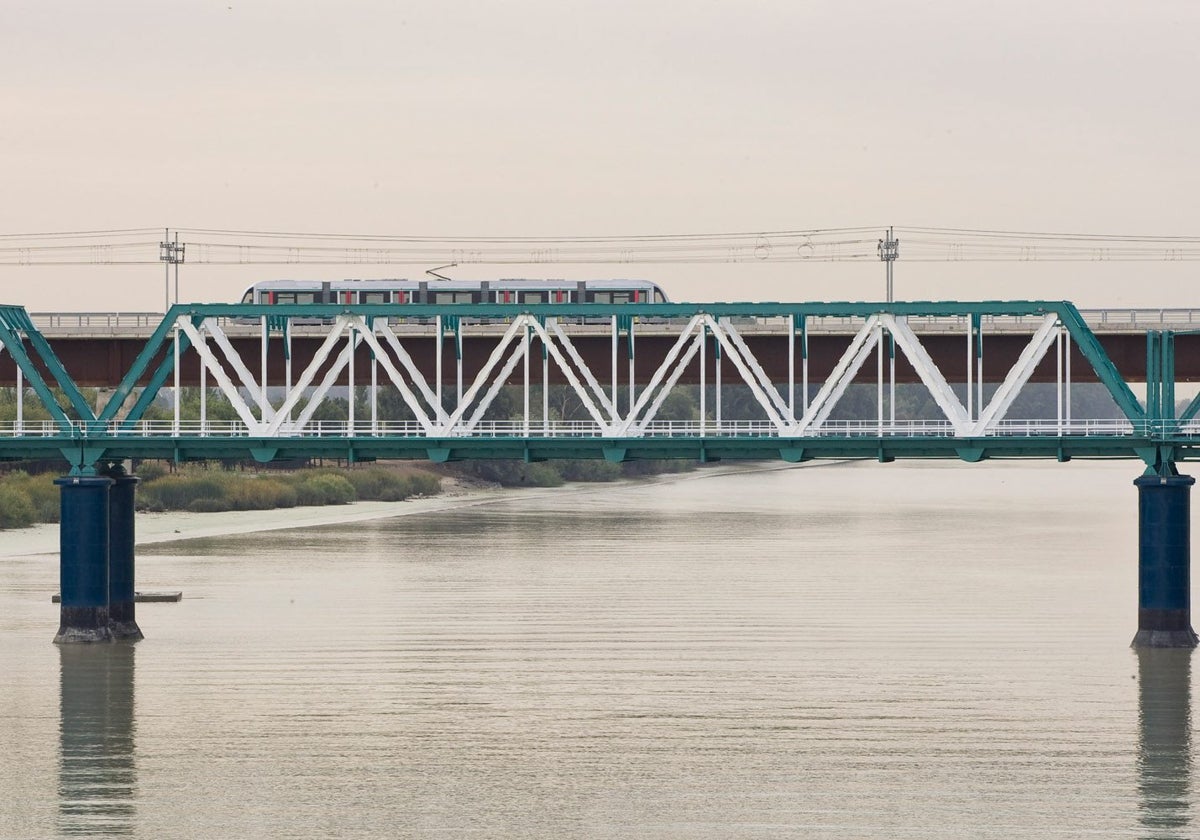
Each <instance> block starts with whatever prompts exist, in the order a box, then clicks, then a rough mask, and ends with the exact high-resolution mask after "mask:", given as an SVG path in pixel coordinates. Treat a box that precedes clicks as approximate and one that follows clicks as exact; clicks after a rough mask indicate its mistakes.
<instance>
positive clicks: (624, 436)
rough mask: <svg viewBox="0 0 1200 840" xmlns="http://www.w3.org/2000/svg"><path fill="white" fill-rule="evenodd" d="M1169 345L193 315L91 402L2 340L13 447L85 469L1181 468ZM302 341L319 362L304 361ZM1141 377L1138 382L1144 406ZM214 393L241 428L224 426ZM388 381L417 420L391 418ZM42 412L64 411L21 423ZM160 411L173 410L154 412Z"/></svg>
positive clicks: (918, 331) (849, 322) (809, 307)
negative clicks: (132, 464) (909, 386)
mask: <svg viewBox="0 0 1200 840" xmlns="http://www.w3.org/2000/svg"><path fill="white" fill-rule="evenodd" d="M832 322H836V323H837V324H839V325H840V327H839V330H837V331H836V332H839V333H840V338H838V337H836V336H834V338H836V339H837V340H838V341H840V342H841V343H840V345H839V352H838V353H836V354H835V355H836V359H835V360H834V361H833V362H832V364H827V365H824V366H823V367H822V368H821V370H820V371H817V370H815V369H814V368H813V366H812V365H811V364H810V362H811V359H810V352H809V350H810V343H811V341H812V339H813V338H814V336H816V335H818V334H821V335H822V340H824V341H826V342H828V341H829V340H830V338H831V335H830V334H831V332H834V331H831V330H829V329H828V328H827V327H828V325H829V324H830V323H832ZM948 324H950V325H958V326H957V327H956V328H955V329H956V330H957V331H958V332H959V333H960V339H961V344H959V345H958V346H959V349H960V352H959V353H958V354H957V357H956V358H955V359H954V360H953V361H952V362H950V361H948V360H947V359H946V358H945V353H944V352H939V355H940V356H941V357H942V359H941V366H939V363H938V362H937V361H935V357H934V355H933V354H931V352H930V350H929V347H928V346H927V345H929V344H930V343H931V342H932V341H933V340H934V337H935V336H936V337H937V340H939V341H943V342H944V340H945V336H946V333H947V329H948V327H947V325H948ZM1177 334H1178V335H1184V334H1185V332H1184V331H1172V330H1148V331H1147V333H1146V367H1145V369H1144V370H1143V371H1124V372H1122V371H1119V370H1118V369H1117V367H1116V366H1115V365H1114V364H1113V362H1112V361H1111V360H1110V358H1109V356H1108V355H1107V354H1106V352H1105V349H1104V347H1103V346H1102V344H1101V342H1100V340H1099V339H1098V338H1097V336H1096V334H1095V333H1094V332H1093V331H1092V329H1090V328H1089V326H1088V325H1087V323H1086V322H1085V320H1084V318H1083V317H1082V316H1081V314H1080V312H1079V311H1078V310H1077V309H1076V308H1075V307H1074V306H1073V305H1072V304H1070V303H1067V302H1063V301H1022V302H979V303H964V302H937V303H912V302H908V303H890V304H884V303H736V304H734V303H696V304H643V305H636V304H634V305H630V304H622V305H617V306H611V305H604V304H543V305H499V304H492V305H442V306H436V305H411V304H410V305H403V306H388V305H358V306H353V305H335V304H328V305H311V304H308V305H296V306H279V305H276V306H261V305H226V304H211V305H207V304H206V305H177V306H174V307H172V308H171V309H170V310H169V311H168V312H167V314H166V315H165V316H163V317H162V318H161V321H160V322H159V323H158V324H157V326H156V327H155V328H154V329H153V331H152V332H150V334H149V336H148V337H147V338H145V339H144V342H143V344H142V346H141V349H140V351H139V352H138V353H137V355H136V358H135V359H134V360H133V361H132V363H131V364H130V366H129V367H128V369H127V370H125V371H124V373H123V375H121V376H120V378H119V380H117V381H113V382H112V383H111V386H110V387H109V388H106V389H104V391H103V394H104V397H105V399H104V400H103V401H102V403H101V404H93V401H94V398H92V399H89V397H88V396H87V395H86V394H85V391H84V390H83V389H81V388H80V387H79V386H78V385H77V384H76V381H75V380H74V379H73V378H72V376H71V373H70V372H69V371H68V370H67V368H66V367H65V366H64V364H63V363H62V361H61V360H60V359H59V357H58V356H57V355H56V353H55V351H54V349H53V347H52V345H51V342H50V341H49V340H48V339H47V336H46V335H45V334H43V332H42V331H40V330H39V329H38V327H37V326H35V324H34V321H33V320H32V319H31V317H30V315H29V314H28V313H27V312H26V311H25V309H23V308H21V307H16V306H7V307H0V342H2V344H3V353H5V354H6V355H7V356H8V357H9V362H8V363H9V364H11V365H14V366H15V373H16V376H15V382H16V384H17V386H18V387H17V388H16V402H17V408H16V419H15V420H14V421H13V422H11V423H7V424H4V425H0V458H3V459H28V458H55V459H57V458H63V459H65V460H66V461H67V462H68V463H69V464H70V465H71V467H72V469H73V470H75V471H76V472H82V473H88V472H89V471H91V470H92V469H93V468H94V467H95V465H96V464H97V463H100V462H112V461H118V460H124V459H129V458H165V459H171V460H175V461H185V460H198V459H209V458H247V459H249V458H253V459H256V460H258V461H260V462H264V463H266V462H271V461H274V460H279V459H295V458H313V457H328V458H340V459H345V460H347V461H365V460H375V459H428V460H431V461H435V462H444V461H451V460H460V459H469V458H517V459H524V460H527V461H539V460H546V459H554V458H605V459H608V460H610V461H623V460H629V459H648V458H686V459H696V460H700V461H712V460H718V459H783V460H785V461H792V462H797V461H805V460H809V459H813V458H872V459H878V460H880V461H890V460H893V459H895V458H905V457H910V458H912V457H916V458H959V459H962V460H964V461H979V460H982V459H985V458H1017V457H1020V458H1057V459H1059V460H1068V459H1070V458H1076V457H1080V458H1137V459H1141V460H1142V461H1143V462H1145V464H1146V465H1147V467H1148V468H1149V469H1150V471H1153V472H1155V473H1157V474H1161V475H1172V474H1174V472H1175V466H1174V465H1175V463H1177V462H1179V461H1183V460H1187V459H1190V458H1195V457H1196V455H1197V452H1198V451H1200V421H1198V420H1197V419H1195V418H1196V415H1197V411H1198V410H1200V396H1198V397H1197V399H1195V400H1193V401H1192V402H1191V404H1190V405H1188V406H1187V408H1186V409H1185V410H1183V411H1181V412H1179V413H1178V415H1177V414H1176V409H1175V347H1176V343H1175V337H1176V335H1177ZM300 336H303V337H305V340H306V341H307V342H308V343H309V345H311V346H312V347H313V348H314V349H312V350H311V352H307V353H305V354H302V355H300V356H298V355H297V354H296V352H294V349H293V347H294V343H295V342H296V341H297V340H298V338H299V337H300ZM999 337H1003V339H1004V341H1005V342H1006V346H1008V347H1010V348H1011V347H1014V346H1015V347H1019V352H1016V353H1015V358H1002V359H1001V362H1000V363H999V364H997V363H996V362H995V361H993V360H992V354H991V353H989V352H988V351H989V348H991V347H992V346H993V344H992V342H993V340H994V339H996V338H999ZM651 338H653V340H654V341H653V345H651V343H650V339H651ZM1014 341H1015V342H1016V344H1015V345H1014V344H1013V342H1014ZM235 344H236V347H235ZM251 345H252V349H248V347H250V346H251ZM643 346H646V347H650V346H654V347H655V348H658V349H657V350H656V351H655V352H654V353H650V354H648V353H645V352H642V347H643ZM464 348H466V349H464ZM597 348H602V349H603V351H604V352H598V350H597ZM472 354H473V355H472ZM1008 355H1009V356H1010V357H1011V356H1013V355H1014V353H1013V352H1011V351H1010V352H1009V354H1008ZM767 356H770V357H771V358H770V360H769V363H768V359H767V358H766V357H767ZM468 357H470V358H468ZM1072 359H1075V360H1076V361H1075V362H1074V363H1073V362H1072ZM985 360H987V361H988V362H989V364H988V365H987V366H986V367H985V364H984V362H985ZM1079 360H1083V362H1084V368H1085V369H1084V370H1080V362H1079ZM898 362H899V365H900V368H899V369H900V370H902V372H903V373H902V376H901V378H902V379H907V380H909V381H914V382H920V383H921V384H923V385H924V387H925V388H926V389H927V390H928V393H929V395H930V396H931V397H932V400H933V402H934V403H935V404H936V406H937V410H938V412H939V413H940V414H941V416H940V417H938V418H937V419H932V420H931V419H927V418H926V419H916V418H913V417H906V416H905V415H904V408H903V406H900V408H899V412H898V404H897V399H896V383H897V370H898V367H897V365H898ZM1073 364H1074V370H1073ZM947 371H950V372H949V373H947ZM1035 374H1036V376H1035ZM964 375H965V376H964ZM1035 378H1036V379H1038V380H1040V381H1046V382H1053V383H1054V387H1055V389H1056V390H1055V394H1056V399H1055V403H1056V405H1057V410H1056V412H1055V413H1054V414H1053V416H1049V417H1043V418H1040V419H1037V420H1013V419H1008V417H1007V414H1008V412H1009V411H1010V409H1011V408H1012V407H1013V404H1014V402H1015V401H1016V400H1017V398H1018V397H1019V396H1020V394H1021V393H1022V389H1023V388H1025V387H1027V385H1028V383H1030V381H1031V380H1034V379H1035ZM114 379H116V377H114ZM964 379H965V381H964ZM1082 379H1086V380H1088V381H1097V382H1100V383H1102V385H1103V386H1104V388H1105V389H1106V390H1107V392H1108V394H1109V395H1110V396H1111V398H1112V402H1113V403H1114V404H1115V405H1116V407H1117V408H1118V409H1119V412H1120V415H1121V416H1120V417H1118V418H1117V419H1112V418H1107V419H1105V418H1098V417H1080V416H1077V414H1072V408H1071V407H1072V400H1071V386H1072V382H1073V381H1077V380H1082ZM1131 381H1132V382H1144V383H1145V398H1144V399H1139V398H1138V396H1137V395H1135V393H1134V391H1133V390H1132V389H1131V388H1130V385H1129V382H1131ZM189 382H195V383H197V384H199V385H200V386H201V389H200V398H199V399H200V403H199V410H198V413H194V414H191V415H189V414H187V412H185V411H184V409H183V406H182V404H181V403H182V401H181V393H182V388H183V386H184V385H186V384H188V383H189ZM556 383H561V384H562V385H564V386H566V387H568V388H569V389H570V392H571V393H572V394H573V395H574V397H576V398H577V399H578V402H579V404H580V405H581V406H582V409H583V412H582V413H583V415H584V417H585V419H575V420H562V419H559V418H558V417H557V416H556V413H555V411H552V410H551V405H550V403H549V391H550V389H549V388H547V387H543V386H545V385H549V384H556ZM681 383H695V384H698V385H699V386H700V387H699V389H698V395H699V396H698V399H699V411H698V419H695V420H693V421H689V422H680V421H668V420H664V419H661V418H660V417H659V414H660V410H661V409H662V408H663V405H664V403H665V401H666V400H667V398H668V396H669V395H670V393H671V391H672V389H674V388H676V387H677V386H680V385H681ZM868 383H873V384H874V386H875V395H874V396H875V398H874V400H873V405H872V406H871V408H870V410H864V411H860V415H861V416H860V415H856V416H853V417H850V418H847V417H846V416H845V410H844V407H843V411H842V412H841V414H840V415H835V410H837V409H838V408H839V406H840V405H842V400H843V398H844V397H845V396H846V394H847V392H848V390H849V388H850V386H851V384H857V385H858V386H859V387H860V388H861V387H862V386H863V385H864V384H868ZM985 383H986V387H985ZM729 385H737V386H740V387H741V388H743V389H744V391H745V392H746V393H748V394H749V396H750V399H751V404H752V406H753V408H754V413H756V414H757V417H756V418H755V419H751V420H747V419H744V415H745V412H744V410H743V412H742V419H737V420H733V419H729V418H728V417H727V414H728V412H727V410H726V406H723V405H722V394H723V388H722V386H729ZM506 387H507V388H509V389H518V390H519V392H520V405H521V410H520V411H519V412H518V417H517V419H515V420H514V419H511V417H510V418H505V419H501V420H496V419H492V418H491V416H490V415H489V409H490V408H491V407H492V406H493V404H494V402H495V400H496V398H497V396H498V395H499V394H500V393H501V392H502V391H503V390H504V389H505V388H506ZM210 388H215V389H219V391H220V393H221V394H223V395H224V397H225V398H226V399H227V400H228V401H229V404H230V405H231V406H232V407H233V409H234V411H235V412H236V414H237V418H238V419H237V420H236V421H233V422H230V421H218V420H215V419H212V418H210V417H209V416H208V411H207V404H206V400H207V397H206V396H205V395H207V393H208V391H209V389H210ZM389 389H390V390H391V391H393V392H394V393H392V394H391V396H392V397H393V398H398V399H399V400H401V401H402V402H403V405H404V406H406V408H407V411H408V414H410V415H411V419H409V420H405V421H395V420H387V419H384V418H382V417H381V415H380V410H379V404H380V395H381V394H382V393H384V392H385V391H387V390H389ZM334 395H338V396H342V397H348V398H349V399H348V412H349V416H348V418H347V419H346V420H345V421H344V422H329V421H319V420H316V419H314V417H315V416H316V415H317V412H318V409H319V408H320V406H321V404H322V402H324V401H325V400H327V399H329V398H331V397H332V396H334ZM26 401H31V402H36V403H37V404H38V405H40V406H41V408H42V409H44V413H46V414H48V415H49V417H50V419H49V420H43V421H34V420H30V419H27V418H26V416H25V415H26V414H27V413H28V412H27V411H26V407H25V405H24V403H25V402H26ZM860 402H861V401H860ZM156 403H157V404H158V405H159V407H160V408H159V411H158V414H159V415H161V414H162V411H161V407H162V406H163V405H164V404H165V405H166V406H167V407H168V414H169V416H170V419H166V420H164V419H157V420H150V419H147V410H148V409H149V408H150V406H151V405H154V404H156ZM363 406H365V408H364V407H363Z"/></svg>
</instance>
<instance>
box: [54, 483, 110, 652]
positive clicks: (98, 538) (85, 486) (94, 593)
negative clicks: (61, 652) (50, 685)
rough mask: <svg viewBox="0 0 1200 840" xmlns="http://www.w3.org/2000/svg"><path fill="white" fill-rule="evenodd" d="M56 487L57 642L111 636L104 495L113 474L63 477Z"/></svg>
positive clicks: (106, 639)
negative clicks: (107, 475) (57, 518)
mask: <svg viewBox="0 0 1200 840" xmlns="http://www.w3.org/2000/svg"><path fill="white" fill-rule="evenodd" d="M54 483H55V484H56V485H58V487H59V499H60V508H59V510H60V522H59V526H58V528H59V531H58V533H59V592H60V593H61V594H62V606H61V607H60V613H59V627H58V635H56V636H55V637H54V641H55V643H57V644H68V643H75V642H108V641H111V640H112V631H111V630H110V629H109V626H108V622H109V615H108V494H109V488H111V487H112V484H113V481H112V479H111V478H104V477H102V476H64V477H63V478H58V479H55V481H54Z"/></svg>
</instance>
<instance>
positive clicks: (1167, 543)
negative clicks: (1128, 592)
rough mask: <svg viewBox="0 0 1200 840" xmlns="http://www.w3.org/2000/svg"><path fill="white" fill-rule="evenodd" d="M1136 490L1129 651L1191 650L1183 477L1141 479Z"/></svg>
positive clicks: (1187, 479)
mask: <svg viewBox="0 0 1200 840" xmlns="http://www.w3.org/2000/svg"><path fill="white" fill-rule="evenodd" d="M1133 483H1134V484H1135V485H1136V486H1137V488H1138V631H1137V635H1136V636H1134V638H1133V646H1134V647H1189V648H1190V647H1195V646H1196V642H1197V638H1196V631H1195V630H1193V629H1192V599H1191V568H1190V567H1191V499H1190V496H1191V490H1192V485H1193V484H1195V483H1196V479H1194V478H1192V477H1191V476H1188V475H1165V476H1159V475H1144V476H1142V477H1140V478H1138V479H1136V480H1134V482H1133Z"/></svg>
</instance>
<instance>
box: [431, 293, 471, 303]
mask: <svg viewBox="0 0 1200 840" xmlns="http://www.w3.org/2000/svg"><path fill="white" fill-rule="evenodd" d="M474 298H475V294H474V292H434V293H433V302H434V303H473V302H474Z"/></svg>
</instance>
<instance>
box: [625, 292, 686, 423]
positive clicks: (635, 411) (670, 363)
mask: <svg viewBox="0 0 1200 840" xmlns="http://www.w3.org/2000/svg"><path fill="white" fill-rule="evenodd" d="M705 317H706V316H704V315H701V314H698V315H693V316H692V317H691V319H690V320H689V321H688V322H687V326H685V327H684V328H683V331H682V332H680V334H679V338H677V339H676V340H675V343H674V344H673V345H672V346H671V350H670V351H669V352H668V353H667V357H666V358H665V359H663V363H662V364H661V365H659V367H658V370H656V371H655V372H654V375H653V376H652V377H651V378H650V384H649V385H647V386H646V387H645V388H644V389H643V390H642V392H641V394H639V395H638V398H637V401H636V402H635V403H634V404H633V405H632V406H631V407H630V409H629V414H627V415H626V416H625V417H623V418H621V421H620V423H619V424H618V425H617V427H616V429H614V436H616V437H627V436H631V435H633V436H636V435H639V434H641V433H643V432H644V431H645V428H646V424H647V423H649V422H650V421H651V420H653V419H654V415H655V413H657V411H658V409H659V408H660V407H661V406H662V399H659V400H657V401H655V402H654V403H653V406H652V410H651V411H650V412H649V413H648V415H647V416H645V417H643V419H642V421H641V422H640V423H639V422H638V419H637V418H638V416H639V415H640V414H641V413H642V411H644V410H645V409H646V407H647V405H648V404H649V403H650V402H651V398H652V397H653V396H654V392H655V390H656V389H658V388H659V386H661V385H662V384H663V380H664V379H667V380H668V381H669V382H670V384H669V385H668V386H667V388H666V391H670V389H671V388H672V387H674V385H675V383H676V382H678V381H679V377H680V376H682V375H683V370H684V368H686V367H687V365H686V362H685V363H684V364H683V365H677V364H676V362H677V360H678V359H679V355H680V353H682V352H683V349H684V347H685V346H687V345H688V344H689V341H690V340H691V339H692V334H693V333H696V332H697V328H698V327H699V326H700V325H701V324H702V323H703V320H704V318H705ZM701 338H703V333H701ZM697 347H698V345H697V344H696V343H695V341H691V349H690V350H689V351H688V353H687V361H691V359H692V357H693V356H695V354H696V350H697ZM663 399H665V396H664V397H663Z"/></svg>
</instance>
